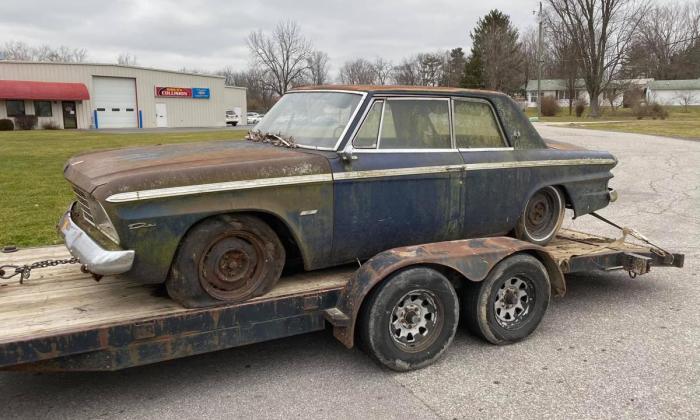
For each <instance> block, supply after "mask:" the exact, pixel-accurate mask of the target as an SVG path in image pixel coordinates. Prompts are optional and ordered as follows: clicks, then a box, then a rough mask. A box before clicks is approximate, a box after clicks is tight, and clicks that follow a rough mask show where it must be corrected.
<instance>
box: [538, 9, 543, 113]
mask: <svg viewBox="0 0 700 420" xmlns="http://www.w3.org/2000/svg"><path fill="white" fill-rule="evenodd" d="M537 20H538V21H539V22H538V25H537V118H541V117H542V91H541V89H542V2H540V12H539V14H538V15H537Z"/></svg>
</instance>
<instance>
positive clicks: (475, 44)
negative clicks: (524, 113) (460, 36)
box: [462, 9, 524, 93]
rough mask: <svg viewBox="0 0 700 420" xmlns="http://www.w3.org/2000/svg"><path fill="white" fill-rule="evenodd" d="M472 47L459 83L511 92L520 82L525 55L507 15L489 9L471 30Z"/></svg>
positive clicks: (515, 30) (518, 86) (517, 87)
mask: <svg viewBox="0 0 700 420" xmlns="http://www.w3.org/2000/svg"><path fill="white" fill-rule="evenodd" d="M470 37H471V39H472V49H471V53H470V54H469V59H468V60H467V63H466V65H465V67H464V79H463V80H462V86H464V87H469V88H486V89H492V90H499V91H502V92H507V93H513V92H515V91H517V90H519V88H520V85H521V84H522V77H521V75H522V70H523V69H522V67H523V63H524V57H523V53H522V48H521V45H520V42H519V40H518V30H517V29H516V28H515V27H514V26H513V25H512V23H511V21H510V17H508V15H505V14H503V13H501V12H500V11H498V10H495V9H494V10H491V11H490V12H489V13H488V14H487V15H486V16H484V17H482V18H480V19H479V20H478V21H477V22H476V27H475V28H474V30H472V32H471V33H470Z"/></svg>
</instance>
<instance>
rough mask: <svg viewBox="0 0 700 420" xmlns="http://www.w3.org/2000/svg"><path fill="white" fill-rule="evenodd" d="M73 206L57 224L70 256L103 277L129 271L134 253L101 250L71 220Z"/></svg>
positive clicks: (130, 251)
mask: <svg viewBox="0 0 700 420" xmlns="http://www.w3.org/2000/svg"><path fill="white" fill-rule="evenodd" d="M73 205H75V203H73V204H71V206H70V207H69V208H68V211H67V212H66V213H65V214H64V215H63V217H62V218H61V220H60V221H59V224H58V231H59V232H60V234H61V236H63V241H64V242H65V244H66V247H67V248H68V251H70V253H71V255H73V256H74V257H76V258H78V259H80V262H81V264H84V265H85V266H86V268H87V270H88V271H90V272H91V273H95V274H100V275H103V276H109V275H114V274H122V273H126V272H127V271H129V270H130V269H131V267H132V265H133V264H134V256H135V252H134V251H132V250H119V251H110V250H106V249H104V248H102V247H101V246H100V245H99V244H98V243H97V242H95V241H94V240H93V239H92V238H90V236H88V234H87V232H85V231H84V230H83V229H81V228H80V226H78V225H77V224H75V222H73V219H72V218H71V211H72V209H73Z"/></svg>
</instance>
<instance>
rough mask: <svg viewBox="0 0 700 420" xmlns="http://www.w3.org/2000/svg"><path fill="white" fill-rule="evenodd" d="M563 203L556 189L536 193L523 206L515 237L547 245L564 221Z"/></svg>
mask: <svg viewBox="0 0 700 420" xmlns="http://www.w3.org/2000/svg"><path fill="white" fill-rule="evenodd" d="M564 210H565V202H564V198H563V197H562V194H561V192H560V191H559V190H558V189H557V188H556V187H551V186H550V187H544V188H542V189H541V190H539V191H537V192H536V193H535V194H534V195H533V196H532V197H530V199H529V200H528V202H527V204H526V205H525V210H523V214H522V215H521V216H520V219H518V223H517V224H516V225H515V237H516V238H518V239H522V240H523V241H528V242H531V243H533V244H537V245H541V246H544V245H547V243H549V241H551V240H552V239H554V237H555V236H556V234H557V231H559V228H560V227H561V223H562V221H563V220H564Z"/></svg>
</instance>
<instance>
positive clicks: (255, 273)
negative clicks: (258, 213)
mask: <svg viewBox="0 0 700 420" xmlns="http://www.w3.org/2000/svg"><path fill="white" fill-rule="evenodd" d="M284 262H285V250H284V246H283V245H282V243H281V242H280V240H279V238H278V237H277V235H276V234H275V232H274V231H273V230H272V229H271V228H270V227H269V226H268V225H267V224H266V223H265V222H263V221H262V220H260V219H259V218H257V217H254V216H250V215H244V214H241V215H237V214H234V215H221V216H216V217H213V218H210V219H207V220H205V221H203V222H201V223H199V224H198V225H196V226H195V227H193V228H192V229H191V230H190V232H188V234H187V236H186V237H185V239H184V240H183V241H182V244H181V245H180V248H179V250H178V253H177V255H176V257H175V260H174V261H173V266H172V269H171V270H170V276H169V277H168V280H167V281H166V283H165V285H166V287H167V289H168V294H169V295H170V297H172V298H173V299H175V300H177V301H178V302H180V303H182V304H183V305H184V306H187V307H202V306H211V305H215V304H217V303H221V301H225V302H242V301H245V300H247V299H250V298H252V297H255V296H260V295H261V294H264V293H266V292H268V291H269V290H270V289H272V287H273V286H274V285H275V284H276V283H277V281H278V280H279V277H280V275H281V274H282V268H283V267H284Z"/></svg>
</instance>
